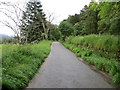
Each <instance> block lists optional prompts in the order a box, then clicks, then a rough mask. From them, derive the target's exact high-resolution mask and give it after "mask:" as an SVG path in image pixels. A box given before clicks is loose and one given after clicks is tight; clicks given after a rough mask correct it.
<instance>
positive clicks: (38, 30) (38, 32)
mask: <svg viewBox="0 0 120 90" xmlns="http://www.w3.org/2000/svg"><path fill="white" fill-rule="evenodd" d="M43 22H44V25H45V27H46V18H45V14H44V13H43V9H42V5H41V2H40V1H39V0H33V1H31V0H30V1H29V2H28V3H27V6H26V11H25V12H23V17H22V26H21V32H22V33H21V34H22V36H23V37H25V39H26V43H27V42H32V41H35V40H37V41H40V40H42V39H44V38H45V34H44V33H45V32H44V27H43ZM24 41H25V40H24Z"/></svg>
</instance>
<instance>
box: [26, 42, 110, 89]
mask: <svg viewBox="0 0 120 90" xmlns="http://www.w3.org/2000/svg"><path fill="white" fill-rule="evenodd" d="M27 88H112V86H111V85H109V84H108V83H107V82H106V81H105V80H104V78H103V77H102V76H101V75H100V74H98V73H96V72H94V71H93V70H91V69H90V68H89V67H88V66H87V65H85V64H84V63H82V62H81V61H79V60H78V59H77V57H76V56H75V55H74V54H73V53H72V52H71V51H69V50H68V49H66V48H65V47H64V46H63V45H62V44H60V43H59V42H53V43H52V46H51V53H50V55H49V57H48V58H47V59H46V61H45V63H44V64H43V65H42V67H41V68H40V70H39V72H38V73H37V75H36V76H35V77H34V78H33V80H31V82H30V84H29V86H28V87H27Z"/></svg>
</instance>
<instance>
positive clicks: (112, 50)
mask: <svg viewBox="0 0 120 90" xmlns="http://www.w3.org/2000/svg"><path fill="white" fill-rule="evenodd" d="M62 43H63V44H64V45H65V46H66V47H67V48H69V49H70V50H72V51H73V52H74V53H75V54H76V55H77V56H79V57H81V58H83V60H85V61H87V62H88V63H89V64H92V65H95V66H96V68H97V69H99V70H102V71H104V72H107V73H108V74H109V75H110V76H111V77H112V80H113V82H114V83H117V84H120V61H119V50H120V48H119V45H120V42H119V39H118V37H115V36H109V35H108V36H104V35H103V36H98V35H88V36H82V37H72V36H71V37H68V38H66V43H65V42H62Z"/></svg>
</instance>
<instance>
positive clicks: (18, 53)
mask: <svg viewBox="0 0 120 90" xmlns="http://www.w3.org/2000/svg"><path fill="white" fill-rule="evenodd" d="M50 44H51V41H41V42H40V43H38V44H33V45H11V44H4V45H2V51H3V52H2V72H3V75H2V86H3V89H21V88H25V87H26V86H27V85H28V83H29V81H30V80H31V79H32V78H33V76H34V75H35V73H36V72H37V70H38V68H39V67H40V65H41V64H42V63H43V62H44V59H45V58H46V57H47V56H48V54H49V52H50Z"/></svg>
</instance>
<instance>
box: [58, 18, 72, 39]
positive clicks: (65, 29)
mask: <svg viewBox="0 0 120 90" xmlns="http://www.w3.org/2000/svg"><path fill="white" fill-rule="evenodd" d="M59 30H60V32H61V34H62V35H63V39H65V38H66V37H68V36H70V35H74V28H73V26H72V24H71V23H69V22H68V21H66V20H64V21H62V22H61V23H60V25H59Z"/></svg>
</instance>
